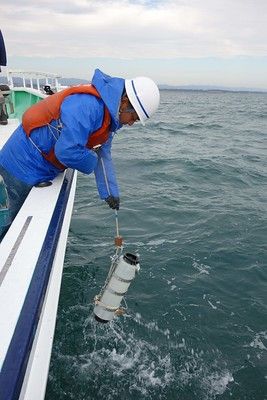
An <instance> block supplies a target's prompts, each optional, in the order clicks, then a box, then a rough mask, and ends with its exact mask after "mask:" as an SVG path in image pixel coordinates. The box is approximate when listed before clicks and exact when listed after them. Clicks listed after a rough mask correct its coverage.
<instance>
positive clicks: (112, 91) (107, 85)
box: [92, 69, 125, 131]
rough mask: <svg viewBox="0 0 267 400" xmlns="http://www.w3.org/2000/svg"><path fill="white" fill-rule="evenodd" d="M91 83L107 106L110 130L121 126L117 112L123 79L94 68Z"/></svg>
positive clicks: (122, 89) (122, 88)
mask: <svg viewBox="0 0 267 400" xmlns="http://www.w3.org/2000/svg"><path fill="white" fill-rule="evenodd" d="M92 85H94V86H95V88H96V89H97V91H98V92H99V94H100V96H101V98H102V100H103V102H104V103H105V105H106V106H107V108H108V110H109V112H110V116H111V129H112V131H116V130H117V129H119V128H120V127H121V125H120V122H119V119H118V114H119V107H120V102H121V96H122V94H123V91H124V86H125V80H124V79H122V78H116V77H111V76H109V75H106V74H105V73H104V72H102V71H100V70H99V69H96V70H95V73H94V76H93V79H92Z"/></svg>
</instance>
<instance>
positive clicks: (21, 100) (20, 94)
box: [7, 89, 42, 121]
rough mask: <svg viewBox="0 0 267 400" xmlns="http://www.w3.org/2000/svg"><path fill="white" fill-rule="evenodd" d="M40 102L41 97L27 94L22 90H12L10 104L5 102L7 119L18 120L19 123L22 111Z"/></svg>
mask: <svg viewBox="0 0 267 400" xmlns="http://www.w3.org/2000/svg"><path fill="white" fill-rule="evenodd" d="M40 100H42V97H41V96H38V95H36V94H33V93H29V92H27V91H24V90H23V89H21V90H19V91H13V90H12V92H11V104H10V102H7V109H8V114H9V118H18V119H19V120H20V121H21V117H22V115H23V113H24V111H26V110H27V109H28V108H29V107H30V106H32V105H33V104H35V103H37V102H38V101H40Z"/></svg>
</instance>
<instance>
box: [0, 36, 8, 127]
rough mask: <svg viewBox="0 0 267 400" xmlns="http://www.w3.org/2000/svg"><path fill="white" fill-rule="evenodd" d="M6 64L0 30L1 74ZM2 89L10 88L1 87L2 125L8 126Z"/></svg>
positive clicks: (0, 119)
mask: <svg viewBox="0 0 267 400" xmlns="http://www.w3.org/2000/svg"><path fill="white" fill-rule="evenodd" d="M6 63H7V59H6V49H5V43H4V39H3V35H2V32H1V30H0V72H1V65H3V66H5V65H6ZM1 89H2V90H7V89H9V88H8V86H6V85H0V125H6V124H7V114H6V106H5V98H4V96H3V94H2V93H1Z"/></svg>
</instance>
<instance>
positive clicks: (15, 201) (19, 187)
mask: <svg viewBox="0 0 267 400" xmlns="http://www.w3.org/2000/svg"><path fill="white" fill-rule="evenodd" d="M0 175H1V176H2V178H3V180H4V183H5V186H6V189H7V194H8V203H9V217H8V219H7V218H4V219H2V222H1V221H0V241H1V239H2V238H3V236H4V235H5V233H6V232H7V230H8V228H9V226H10V225H11V223H12V221H13V220H14V218H15V216H16V215H17V213H18V212H19V210H20V208H21V206H22V204H23V203H24V201H25V199H26V197H27V196H28V194H29V192H30V190H31V188H32V186H30V185H27V184H26V183H24V182H21V181H19V180H18V179H17V178H15V177H14V176H13V175H11V174H10V173H9V172H8V171H6V170H5V169H4V168H3V167H2V166H1V165H0ZM1 225H2V226H1Z"/></svg>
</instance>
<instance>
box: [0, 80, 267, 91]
mask: <svg viewBox="0 0 267 400" xmlns="http://www.w3.org/2000/svg"><path fill="white" fill-rule="evenodd" d="M13 82H14V84H15V86H20V85H21V79H20V78H16V77H15V78H13ZM59 82H60V84H61V85H62V86H72V85H80V84H83V83H90V81H88V80H86V79H79V78H60V79H59ZM6 83H7V79H6V77H4V76H0V84H6ZM40 84H41V85H44V84H45V81H44V80H43V82H42V80H40ZM159 88H160V90H185V91H205V92H214V91H222V92H258V93H267V89H257V88H244V87H226V86H215V85H179V86H174V85H166V84H160V85H159Z"/></svg>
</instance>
